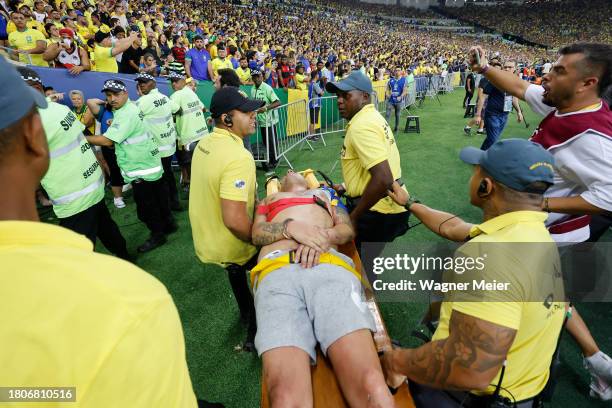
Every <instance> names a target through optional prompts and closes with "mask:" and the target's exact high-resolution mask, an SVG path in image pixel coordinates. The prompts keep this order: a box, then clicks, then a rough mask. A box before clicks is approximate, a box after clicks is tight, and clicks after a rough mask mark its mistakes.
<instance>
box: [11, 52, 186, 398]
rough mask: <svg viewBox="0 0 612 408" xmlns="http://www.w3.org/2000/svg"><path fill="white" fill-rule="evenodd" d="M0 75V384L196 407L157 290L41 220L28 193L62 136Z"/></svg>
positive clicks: (26, 92)
mask: <svg viewBox="0 0 612 408" xmlns="http://www.w3.org/2000/svg"><path fill="white" fill-rule="evenodd" d="M0 72H1V73H2V75H0V89H3V90H10V92H2V93H1V94H0V112H2V114H1V115H0V191H2V194H3V195H2V205H1V206H0V265H2V268H0V310H3V311H5V313H3V316H2V325H0V344H2V347H0V361H2V369H1V370H0V384H18V385H19V387H37V386H40V384H70V386H73V387H75V388H76V400H77V401H78V402H77V403H76V404H74V405H75V406H89V407H119V406H128V407H135V406H147V407H152V406H160V407H177V408H178V407H181V408H196V407H197V406H198V403H197V402H196V397H195V395H194V392H193V387H192V385H191V380H190V378H189V370H188V368H187V361H186V359H185V340H184V338H183V332H182V328H181V322H180V319H179V315H178V313H177V310H176V306H175V305H174V303H173V302H172V297H171V296H170V294H169V293H168V291H167V290H166V288H165V287H164V285H162V284H161V283H160V282H159V281H158V280H157V279H155V278H154V277H153V276H152V275H150V274H148V273H146V272H145V271H143V270H141V269H139V268H137V267H136V266H134V265H131V264H129V263H127V262H124V261H122V260H119V259H117V258H114V257H110V256H106V255H101V254H96V253H94V252H93V245H92V244H91V242H90V241H89V240H87V239H86V238H85V237H83V236H82V235H79V234H77V233H75V232H73V231H70V230H68V229H65V228H62V227H60V226H57V225H52V224H47V223H41V222H39V219H38V214H37V212H36V201H35V191H36V189H37V187H38V185H39V183H40V182H41V178H43V176H44V175H45V173H47V172H48V171H51V167H53V166H55V165H54V164H53V160H54V159H53V158H51V163H50V156H52V155H53V151H54V150H56V146H57V143H58V140H56V138H57V137H59V136H61V135H63V133H61V132H57V133H50V134H48V135H47V137H45V127H47V126H48V125H47V126H45V125H44V123H42V120H41V117H40V113H39V112H42V111H46V110H48V109H51V111H50V112H56V113H57V112H59V110H55V109H56V108H53V107H51V108H49V107H48V105H49V102H45V99H44V96H43V95H42V94H41V93H40V92H38V90H34V89H31V88H28V87H27V86H26V85H25V84H24V83H23V81H22V80H21V79H20V78H19V76H18V75H17V73H16V71H15V70H14V68H12V67H11V66H10V65H9V64H8V63H7V62H5V61H4V59H3V58H1V57H0ZM31 81H32V80H28V82H31ZM17 95H18V97H15V96H17ZM37 108H38V109H39V111H38V112H37ZM62 113H63V112H62ZM64 118H65V115H63V116H61V117H57V118H56V119H57V120H58V121H59V120H63V119H64ZM51 130H52V129H51ZM67 132H69V130H68V131H66V133H67ZM73 136H74V135H73ZM54 145H55V146H54ZM77 152H78V153H79V155H81V154H82V155H83V156H84V155H85V154H84V153H81V151H80V149H77ZM87 152H90V150H87ZM66 163H67V164H68V163H69V162H66ZM64 171H65V172H66V173H69V171H68V168H66V169H64ZM68 182H69V181H68ZM9 311H10V312H9ZM75 350H78V352H75ZM42 356H44V357H42ZM94 361H95V362H96V363H95V364H92V363H91V362H94Z"/></svg>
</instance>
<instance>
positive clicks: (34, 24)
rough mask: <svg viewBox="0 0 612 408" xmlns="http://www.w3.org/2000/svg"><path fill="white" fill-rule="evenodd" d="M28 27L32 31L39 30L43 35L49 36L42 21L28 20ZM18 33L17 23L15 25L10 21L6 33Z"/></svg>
mask: <svg viewBox="0 0 612 408" xmlns="http://www.w3.org/2000/svg"><path fill="white" fill-rule="evenodd" d="M26 27H27V28H30V29H32V30H38V31H40V32H41V33H43V35H45V36H46V35H47V30H45V25H44V24H43V23H41V22H40V21H37V20H28V21H27V22H26ZM14 31H17V27H16V26H15V23H13V21H12V20H11V21H9V22H8V24H7V25H6V32H7V33H8V34H10V33H12V32H14Z"/></svg>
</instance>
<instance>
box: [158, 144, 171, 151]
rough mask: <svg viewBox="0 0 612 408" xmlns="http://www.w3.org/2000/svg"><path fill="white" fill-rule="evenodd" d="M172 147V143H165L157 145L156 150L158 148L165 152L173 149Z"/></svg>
mask: <svg viewBox="0 0 612 408" xmlns="http://www.w3.org/2000/svg"><path fill="white" fill-rule="evenodd" d="M174 148H175V145H174V144H167V145H163V146H159V147H158V148H157V150H159V151H160V152H167V151H169V150H173V149H174Z"/></svg>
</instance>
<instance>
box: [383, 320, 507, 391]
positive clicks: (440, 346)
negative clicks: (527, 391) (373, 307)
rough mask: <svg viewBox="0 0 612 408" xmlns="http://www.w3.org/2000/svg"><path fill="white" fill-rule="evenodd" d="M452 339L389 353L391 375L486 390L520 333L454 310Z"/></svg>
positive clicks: (446, 386) (387, 361)
mask: <svg viewBox="0 0 612 408" xmlns="http://www.w3.org/2000/svg"><path fill="white" fill-rule="evenodd" d="M449 326H450V327H449V336H448V337H447V338H446V339H444V340H436V341H432V342H430V343H427V344H424V345H423V346H421V347H419V348H417V349H396V350H393V351H391V352H390V353H389V352H385V355H384V357H383V365H384V366H385V369H386V372H387V374H389V376H393V375H397V374H403V375H405V376H407V377H408V378H409V379H411V380H413V381H415V382H417V383H419V384H423V385H426V386H429V387H433V388H442V389H446V390H464V391H465V390H484V389H486V388H487V387H488V386H489V385H490V384H491V381H492V380H493V379H494V378H495V376H496V375H497V373H498V372H499V370H500V369H501V366H502V364H503V362H504V360H505V359H506V355H507V354H508V350H510V346H511V345H512V342H513V341H514V337H515V335H516V330H514V329H510V328H507V327H504V326H499V325H497V324H494V323H491V322H488V321H486V320H482V319H479V318H476V317H473V316H470V315H467V314H465V313H461V312H458V311H456V310H453V312H452V316H451V319H450V323H449Z"/></svg>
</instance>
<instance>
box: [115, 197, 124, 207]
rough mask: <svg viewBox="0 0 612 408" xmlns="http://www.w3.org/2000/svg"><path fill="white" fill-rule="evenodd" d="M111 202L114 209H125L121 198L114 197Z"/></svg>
mask: <svg viewBox="0 0 612 408" xmlns="http://www.w3.org/2000/svg"><path fill="white" fill-rule="evenodd" d="M113 202H114V204H115V207H117V208H125V202H124V201H123V197H115V198H113Z"/></svg>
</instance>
